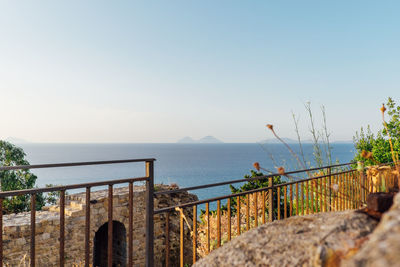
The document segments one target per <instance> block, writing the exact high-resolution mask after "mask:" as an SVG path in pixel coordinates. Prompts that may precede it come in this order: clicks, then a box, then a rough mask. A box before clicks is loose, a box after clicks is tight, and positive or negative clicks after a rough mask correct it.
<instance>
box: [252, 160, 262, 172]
mask: <svg viewBox="0 0 400 267" xmlns="http://www.w3.org/2000/svg"><path fill="white" fill-rule="evenodd" d="M253 167H254V169H256V170H257V171H259V170H260V163H258V162H254V163H253Z"/></svg>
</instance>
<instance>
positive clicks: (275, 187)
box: [0, 158, 394, 267]
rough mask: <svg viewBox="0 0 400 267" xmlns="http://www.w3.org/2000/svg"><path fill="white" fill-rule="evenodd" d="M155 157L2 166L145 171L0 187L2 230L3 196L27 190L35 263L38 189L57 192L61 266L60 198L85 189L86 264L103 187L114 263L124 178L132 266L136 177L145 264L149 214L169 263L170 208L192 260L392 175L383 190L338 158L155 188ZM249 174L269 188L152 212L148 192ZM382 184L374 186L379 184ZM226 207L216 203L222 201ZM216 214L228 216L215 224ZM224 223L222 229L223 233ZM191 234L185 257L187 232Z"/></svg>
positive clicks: (352, 199) (347, 203) (347, 202)
mask: <svg viewBox="0 0 400 267" xmlns="http://www.w3.org/2000/svg"><path fill="white" fill-rule="evenodd" d="M154 161H155V159H153V158H146V159H127V160H112V161H94V162H76V163H60V164H43V165H26V166H5V167H0V171H10V170H21V169H40V168H57V167H74V166H88V165H104V164H121V163H134V162H144V163H145V167H146V175H145V176H144V177H134V178H126V179H118V180H109V181H101V182H92V183H82V184H73V185H66V186H54V187H48V188H33V189H26V190H17V191H7V192H0V231H1V233H3V201H4V199H6V198H7V197H13V196H20V195H30V197H31V203H30V205H31V209H30V251H29V255H30V266H35V256H36V253H35V235H36V228H35V227H36V223H35V221H36V211H35V201H36V194H40V193H48V192H59V193H60V199H59V206H60V213H59V223H60V229H59V266H64V265H65V199H66V191H67V190H71V189H85V204H86V205H85V240H84V244H85V266H86V267H88V266H89V264H90V256H91V255H90V240H89V239H90V219H91V218H90V217H91V216H90V215H91V213H90V194H91V190H92V188H93V187H99V186H108V233H107V236H108V239H107V240H108V244H107V255H108V257H107V261H108V263H107V266H109V267H111V266H112V261H113V259H112V257H113V246H112V245H113V244H112V240H113V238H112V236H113V226H112V224H113V201H110V200H112V199H113V186H114V185H117V184H128V187H129V203H128V209H129V211H128V216H129V229H128V233H127V236H128V266H133V257H134V256H133V250H134V248H133V230H134V226H133V205H134V203H133V184H134V183H136V182H141V181H144V182H146V190H145V193H146V195H145V202H146V203H145V207H146V211H145V229H146V230H145V240H146V241H145V242H146V245H145V249H146V255H145V263H146V266H149V267H152V266H154V215H157V214H164V215H165V220H166V223H165V265H166V266H170V256H171V255H170V232H171V229H170V228H171V227H170V222H171V218H172V216H171V215H172V214H173V213H175V212H177V213H178V218H179V263H180V266H184V265H185V264H191V263H195V262H196V261H197V260H198V259H199V257H201V256H204V255H206V254H208V253H209V252H210V251H211V250H212V249H213V246H212V245H211V243H212V242H213V243H214V244H215V246H214V247H215V248H217V247H220V246H221V245H222V244H223V242H225V241H226V242H227V241H230V240H231V239H232V238H234V237H236V236H239V235H240V234H241V233H243V232H245V231H248V230H250V229H251V228H254V227H257V226H258V225H259V224H260V223H263V224H264V223H266V222H272V221H274V220H280V219H284V218H288V217H291V216H296V215H307V214H314V213H318V212H328V211H339V210H346V209H356V208H360V207H361V206H362V205H363V204H364V203H365V201H366V198H367V194H368V193H369V192H374V191H378V190H387V188H388V187H387V185H388V184H390V183H394V177H386V178H385V179H386V180H385V181H384V183H385V185H386V187H385V188H384V189H382V184H383V183H379V184H374V183H373V182H372V181H371V180H370V179H367V177H366V175H365V168H364V167H363V166H362V167H361V168H358V169H354V168H353V167H354V165H355V163H345V164H337V165H331V166H324V167H321V168H313V169H307V170H298V171H291V172H285V173H280V174H279V173H276V174H271V175H266V176H257V177H253V178H245V179H237V180H231V181H224V182H219V183H213V184H206V185H199V186H192V187H186V188H180V189H173V190H168V191H157V192H155V191H154ZM296 175H303V177H304V176H307V177H308V178H299V177H295V176H296ZM276 177H287V178H288V180H289V182H283V183H279V184H276V183H274V178H276ZM255 180H264V182H266V183H267V184H268V186H266V187H263V188H255V189H252V190H248V191H244V192H238V193H234V194H229V195H223V196H218V197H213V198H208V199H204V200H198V201H194V202H189V203H183V204H179V205H173V206H169V207H166V208H160V209H156V210H154V197H155V196H157V195H170V194H176V193H180V192H187V191H193V190H201V189H207V188H211V187H217V186H223V185H232V184H237V183H244V182H249V181H255ZM378 186H380V188H378ZM224 201H225V202H226V205H225V206H222V207H221V204H223V202H224ZM215 202H216V210H215V211H212V210H211V209H210V203H215ZM200 205H205V211H204V212H203V214H202V215H201V216H202V219H203V221H202V222H199V221H198V220H197V218H198V211H199V209H198V207H199V206H200ZM185 214H186V215H188V214H190V215H191V216H192V218H193V220H192V222H191V224H192V225H191V226H190V225H189V223H190V222H189V221H188V220H187V217H188V216H186V215H185ZM221 218H224V219H225V220H226V222H225V224H222V223H221ZM211 222H215V224H216V226H215V227H216V233H213V232H212V230H213V229H212V227H211V226H212V225H211ZM201 229H203V230H204V231H205V239H204V240H202V242H200V241H199V236H198V232H199V231H200V230H201ZM224 229H225V230H226V231H224ZM188 231H190V233H191V235H190V236H191V239H192V244H191V248H192V249H191V250H192V257H191V258H192V260H191V262H185V258H184V255H185V254H186V255H187V253H186V252H187V251H185V248H186V247H185V244H184V240H185V232H186V234H187V233H188ZM200 246H203V247H204V251H205V253H203V254H204V255H199V253H198V251H199V248H200ZM3 263H4V262H3V234H0V266H3Z"/></svg>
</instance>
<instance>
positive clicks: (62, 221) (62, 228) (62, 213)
mask: <svg viewBox="0 0 400 267" xmlns="http://www.w3.org/2000/svg"><path fill="white" fill-rule="evenodd" d="M64 242H65V190H61V191H60V251H59V253H60V259H59V261H60V267H64V261H65V259H64V258H65V256H64V255H65V253H64Z"/></svg>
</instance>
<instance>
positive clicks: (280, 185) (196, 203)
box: [154, 169, 356, 214]
mask: <svg viewBox="0 0 400 267" xmlns="http://www.w3.org/2000/svg"><path fill="white" fill-rule="evenodd" d="M354 171H356V170H353V169H352V170H348V171H342V172H337V173H333V174H331V175H338V174H345V173H349V172H354ZM328 176H330V175H321V176H316V177H312V178H307V179H303V180H298V181H293V182H288V183H283V184H277V185H273V186H268V187H262V188H256V189H252V190H247V191H244V192H239V193H235V194H230V195H224V196H218V197H213V198H208V199H202V200H198V201H194V202H188V203H184V204H180V205H175V206H171V207H166V208H162V209H158V210H155V211H154V214H159V213H163V212H169V211H173V210H175V208H185V207H191V206H194V205H200V204H204V203H207V202H213V201H217V200H222V199H227V198H231V197H238V196H243V195H247V194H251V193H255V192H260V191H265V190H268V189H274V188H277V187H283V186H287V185H291V184H297V183H302V182H306V181H310V180H316V179H321V178H324V177H328Z"/></svg>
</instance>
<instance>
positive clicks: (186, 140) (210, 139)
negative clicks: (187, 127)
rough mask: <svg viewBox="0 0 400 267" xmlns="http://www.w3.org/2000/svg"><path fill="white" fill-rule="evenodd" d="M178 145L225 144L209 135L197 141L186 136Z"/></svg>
mask: <svg viewBox="0 0 400 267" xmlns="http://www.w3.org/2000/svg"><path fill="white" fill-rule="evenodd" d="M177 143H182V144H221V143H223V142H222V141H221V140H219V139H217V138H215V137H214V136H211V135H207V136H204V137H203V138H200V139H198V140H195V139H193V138H191V137H190V136H186V137H184V138H182V139H180V140H178V142H177Z"/></svg>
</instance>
